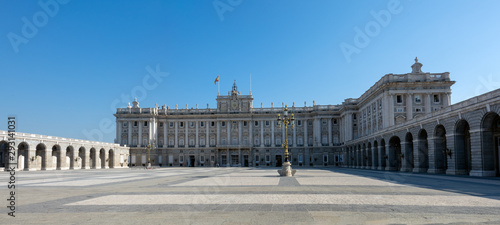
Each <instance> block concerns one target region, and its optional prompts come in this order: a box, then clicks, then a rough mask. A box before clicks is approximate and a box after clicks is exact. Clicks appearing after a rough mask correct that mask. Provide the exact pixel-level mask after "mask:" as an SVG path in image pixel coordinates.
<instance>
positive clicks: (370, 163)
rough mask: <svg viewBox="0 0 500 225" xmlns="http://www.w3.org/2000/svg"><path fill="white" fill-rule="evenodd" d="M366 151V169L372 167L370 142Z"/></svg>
mask: <svg viewBox="0 0 500 225" xmlns="http://www.w3.org/2000/svg"><path fill="white" fill-rule="evenodd" d="M366 153H367V155H368V169H373V163H372V160H373V159H372V143H371V142H368V145H367V149H366Z"/></svg>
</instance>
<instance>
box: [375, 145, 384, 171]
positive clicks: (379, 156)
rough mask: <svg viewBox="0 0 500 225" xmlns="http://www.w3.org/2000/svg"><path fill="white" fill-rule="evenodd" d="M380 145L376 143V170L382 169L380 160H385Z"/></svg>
mask: <svg viewBox="0 0 500 225" xmlns="http://www.w3.org/2000/svg"><path fill="white" fill-rule="evenodd" d="M382 147H383V146H382V145H378V146H377V151H378V157H377V161H378V167H377V170H382V160H385V159H384V156H383V155H382Z"/></svg>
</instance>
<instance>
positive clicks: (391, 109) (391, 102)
mask: <svg viewBox="0 0 500 225" xmlns="http://www.w3.org/2000/svg"><path fill="white" fill-rule="evenodd" d="M388 111H389V112H388V113H389V126H394V95H393V94H390V95H389V108H388Z"/></svg>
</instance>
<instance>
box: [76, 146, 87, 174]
mask: <svg viewBox="0 0 500 225" xmlns="http://www.w3.org/2000/svg"><path fill="white" fill-rule="evenodd" d="M76 159H77V160H76V165H77V167H78V168H80V169H85V166H86V165H85V148H84V147H80V148H79V149H78V158H76Z"/></svg>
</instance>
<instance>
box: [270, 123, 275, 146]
mask: <svg viewBox="0 0 500 225" xmlns="http://www.w3.org/2000/svg"><path fill="white" fill-rule="evenodd" d="M274 123H275V122H274V121H272V123H271V147H274V146H275V141H274Z"/></svg>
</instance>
